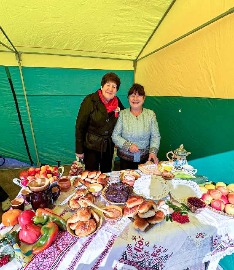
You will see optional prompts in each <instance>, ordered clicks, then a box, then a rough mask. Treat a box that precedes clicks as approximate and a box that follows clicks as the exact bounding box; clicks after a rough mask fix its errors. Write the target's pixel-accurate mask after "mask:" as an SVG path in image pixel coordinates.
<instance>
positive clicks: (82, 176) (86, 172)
mask: <svg viewBox="0 0 234 270" xmlns="http://www.w3.org/2000/svg"><path fill="white" fill-rule="evenodd" d="M88 174H89V171H83V172H82V174H81V179H85V178H86V177H87V176H88Z"/></svg>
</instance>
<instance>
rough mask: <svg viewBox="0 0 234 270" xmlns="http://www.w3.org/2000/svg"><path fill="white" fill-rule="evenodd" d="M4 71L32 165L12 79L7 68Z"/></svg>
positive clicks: (31, 161)
mask: <svg viewBox="0 0 234 270" xmlns="http://www.w3.org/2000/svg"><path fill="white" fill-rule="evenodd" d="M5 70H6V74H7V77H8V81H9V84H10V87H11V91H12V94H13V98H14V101H15V106H16V111H17V115H18V118H19V122H20V127H21V131H22V134H23V138H24V144H25V147H26V151H27V154H28V157H29V160H30V163H31V165H33V160H32V157H31V154H30V151H29V146H28V142H27V137H26V134H25V130H24V126H23V121H22V117H21V114H20V109H19V103H18V100H17V97H16V93H15V89H14V85H13V82H12V79H11V74H10V71H9V68H8V67H5Z"/></svg>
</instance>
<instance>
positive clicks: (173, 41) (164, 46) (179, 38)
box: [137, 8, 234, 61]
mask: <svg viewBox="0 0 234 270" xmlns="http://www.w3.org/2000/svg"><path fill="white" fill-rule="evenodd" d="M233 12H234V8H231V9H229V10H228V11H226V12H224V13H222V14H220V15H219V16H217V17H215V18H213V19H212V20H210V21H208V22H206V23H204V24H202V25H200V26H198V27H197V28H195V29H193V30H191V31H189V32H188V33H186V34H184V35H182V36H180V37H178V38H176V39H174V40H172V41H170V42H169V43H167V44H165V45H163V46H162V47H160V48H158V49H156V50H154V51H152V52H150V53H148V54H146V55H144V56H143V57H141V58H139V59H137V61H140V60H142V59H144V58H146V57H148V56H150V55H152V54H154V53H156V52H158V51H161V50H162V49H165V48H166V47H168V46H170V45H172V44H173V43H175V42H177V41H179V40H181V39H183V38H186V37H188V36H190V35H191V34H193V33H195V32H197V31H199V30H201V29H203V28H205V27H206V26H209V25H210V24H212V23H214V22H216V21H218V20H220V19H222V18H224V17H226V16H227V15H230V14H232V13H233Z"/></svg>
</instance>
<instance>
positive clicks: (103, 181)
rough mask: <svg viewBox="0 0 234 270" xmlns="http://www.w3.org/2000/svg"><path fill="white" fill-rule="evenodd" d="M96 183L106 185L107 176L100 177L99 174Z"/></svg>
mask: <svg viewBox="0 0 234 270" xmlns="http://www.w3.org/2000/svg"><path fill="white" fill-rule="evenodd" d="M97 183H98V184H101V185H103V186H106V185H107V178H100V176H99V177H98V179H97Z"/></svg>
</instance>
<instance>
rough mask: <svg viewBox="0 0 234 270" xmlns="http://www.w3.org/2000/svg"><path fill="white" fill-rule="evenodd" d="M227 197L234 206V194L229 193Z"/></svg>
mask: <svg viewBox="0 0 234 270" xmlns="http://www.w3.org/2000/svg"><path fill="white" fill-rule="evenodd" d="M227 196H228V201H229V203H231V204H234V192H231V193H229V194H228V195H227Z"/></svg>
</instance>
